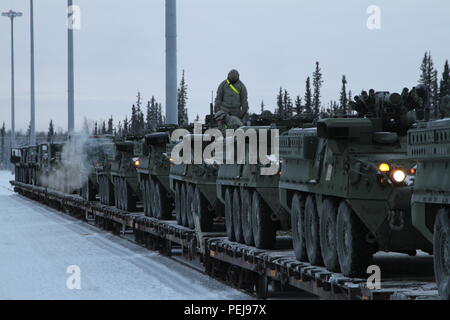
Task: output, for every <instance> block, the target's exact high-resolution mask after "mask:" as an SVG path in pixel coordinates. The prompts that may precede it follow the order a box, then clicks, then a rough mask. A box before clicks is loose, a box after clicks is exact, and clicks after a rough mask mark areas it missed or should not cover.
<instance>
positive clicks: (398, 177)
mask: <svg viewBox="0 0 450 320" xmlns="http://www.w3.org/2000/svg"><path fill="white" fill-rule="evenodd" d="M392 179H393V180H394V182H397V183H402V182H404V181H405V180H406V173H405V171H403V170H401V169H395V170H394V171H392Z"/></svg>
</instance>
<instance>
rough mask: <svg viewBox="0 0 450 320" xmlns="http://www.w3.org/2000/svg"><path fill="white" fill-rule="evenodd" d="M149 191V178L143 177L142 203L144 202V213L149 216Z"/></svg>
mask: <svg viewBox="0 0 450 320" xmlns="http://www.w3.org/2000/svg"><path fill="white" fill-rule="evenodd" d="M149 200H150V199H149V192H148V185H147V178H143V179H142V203H143V204H144V214H145V215H146V216H147V217H149V216H150V213H149V209H150V206H149V202H150V201H149Z"/></svg>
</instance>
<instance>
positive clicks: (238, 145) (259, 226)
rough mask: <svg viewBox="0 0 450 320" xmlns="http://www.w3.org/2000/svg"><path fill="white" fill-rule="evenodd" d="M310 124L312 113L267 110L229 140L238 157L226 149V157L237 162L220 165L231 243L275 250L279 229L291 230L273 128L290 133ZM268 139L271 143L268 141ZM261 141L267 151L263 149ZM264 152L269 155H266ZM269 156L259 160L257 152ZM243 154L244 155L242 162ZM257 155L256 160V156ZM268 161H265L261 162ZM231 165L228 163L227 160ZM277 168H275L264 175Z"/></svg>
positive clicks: (220, 192)
mask: <svg viewBox="0 0 450 320" xmlns="http://www.w3.org/2000/svg"><path fill="white" fill-rule="evenodd" d="M306 123H309V124H308V125H307V126H308V127H309V126H311V123H312V117H309V116H305V115H300V116H295V117H294V118H293V119H290V120H287V119H282V118H281V117H280V116H275V115H272V114H271V112H269V111H264V112H263V113H262V114H261V115H252V116H251V118H250V121H249V123H248V124H249V125H247V126H243V127H241V128H239V129H238V130H236V131H235V134H234V136H232V137H229V138H227V141H228V140H229V139H231V140H229V143H231V145H232V146H233V148H234V159H231V154H230V150H228V148H227V149H226V157H229V158H230V159H229V160H232V163H231V164H228V161H227V164H223V165H220V167H219V172H218V177H217V196H218V198H219V199H220V201H221V202H222V203H223V205H224V207H225V223H226V230H227V236H228V239H229V240H230V241H236V242H239V243H245V244H247V245H250V246H253V245H254V246H256V247H257V248H260V249H272V248H273V247H274V246H275V242H276V232H277V230H280V229H281V230H289V229H290V217H289V214H288V213H287V211H286V210H284V208H282V207H281V205H280V201H279V195H278V183H279V178H280V171H279V168H280V167H279V159H278V158H277V153H276V150H275V149H276V145H275V144H273V141H272V139H278V136H275V137H273V136H272V135H271V130H272V129H277V130H278V132H284V131H286V130H288V129H290V128H292V127H295V126H303V124H306ZM262 139H265V140H266V141H267V143H264V142H263V140H262ZM261 144H263V145H264V146H263V147H264V148H266V149H267V150H266V152H264V151H263V150H260V148H261ZM261 151H262V153H263V154H260V153H261ZM257 154H258V155H259V157H266V159H261V158H260V159H256V157H252V156H256V155H257ZM239 155H244V157H242V158H241V159H240V160H238V159H237V158H238V157H239ZM252 158H253V159H252ZM262 160H263V161H264V160H265V161H266V163H264V164H263V163H261V161H262ZM224 163H225V162H224ZM270 166H273V168H274V169H273V170H271V171H272V172H269V173H264V172H263V170H264V169H265V170H268V168H269V167H270Z"/></svg>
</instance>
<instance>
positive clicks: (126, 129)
mask: <svg viewBox="0 0 450 320" xmlns="http://www.w3.org/2000/svg"><path fill="white" fill-rule="evenodd" d="M129 129H130V124H129V122H128V117H125V120H123V136H124V137H126V136H127V135H128V133H129Z"/></svg>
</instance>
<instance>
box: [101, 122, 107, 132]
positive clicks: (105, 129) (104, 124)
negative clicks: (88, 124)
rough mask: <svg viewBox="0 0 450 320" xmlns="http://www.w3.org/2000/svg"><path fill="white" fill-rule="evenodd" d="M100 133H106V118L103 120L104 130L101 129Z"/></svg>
mask: <svg viewBox="0 0 450 320" xmlns="http://www.w3.org/2000/svg"><path fill="white" fill-rule="evenodd" d="M100 133H101V134H106V123H105V120H103V122H102V130H101V132H100Z"/></svg>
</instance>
